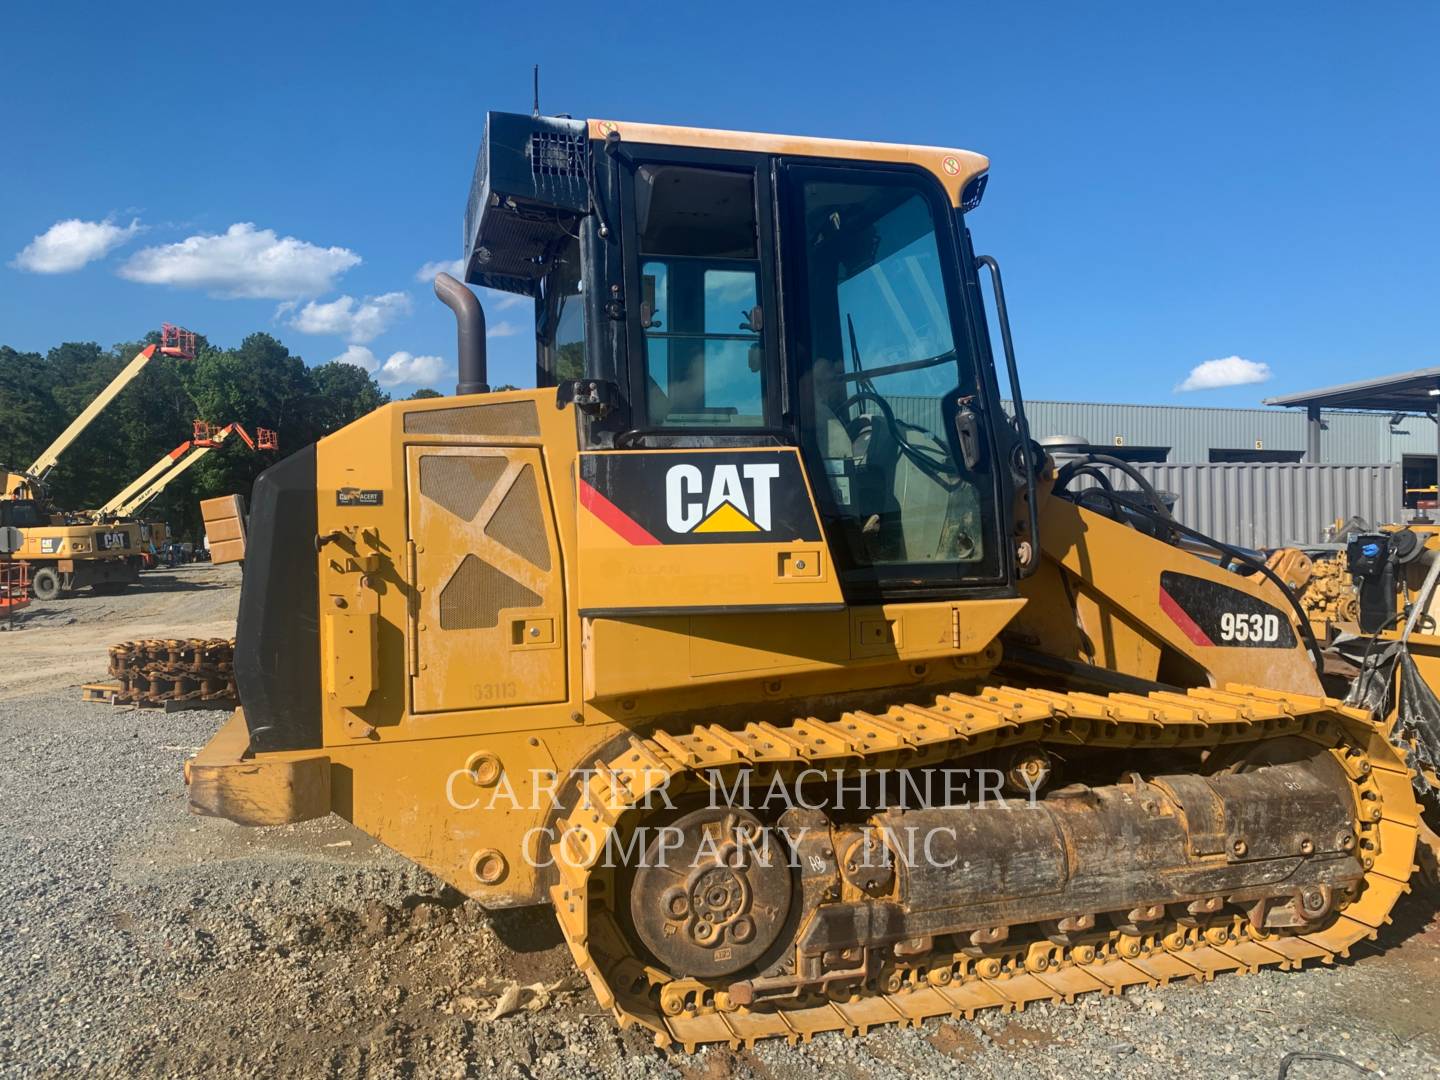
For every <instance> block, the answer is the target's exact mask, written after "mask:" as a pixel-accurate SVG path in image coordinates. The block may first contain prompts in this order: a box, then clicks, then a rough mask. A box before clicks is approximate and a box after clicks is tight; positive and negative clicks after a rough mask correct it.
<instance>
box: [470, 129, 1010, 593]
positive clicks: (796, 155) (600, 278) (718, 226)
mask: <svg viewBox="0 0 1440 1080" xmlns="http://www.w3.org/2000/svg"><path fill="white" fill-rule="evenodd" d="M986 165H987V163H986V162H985V159H984V158H981V157H979V156H978V155H973V154H966V153H964V152H962V151H942V150H931V149H929V148H915V147H900V146H889V147H885V146H875V145H874V144H865V143H844V142H837V141H833V140H803V139H791V138H782V137H778V136H766V135H745V134H739V133H729V132H713V131H697V130H694V129H685V128H666V127H652V126H647V125H629V124H612V123H608V122H590V123H588V124H587V123H584V122H580V121H574V120H568V119H563V118H558V119H557V118H548V117H528V116H514V115H510V114H502V113H492V114H490V116H489V118H488V120H487V125H486V138H485V145H484V146H483V147H482V149H481V154H480V160H479V161H478V162H477V167H476V179H475V187H474V189H473V190H472V194H471V203H470V213H469V215H468V216H467V221H466V239H467V249H466V260H465V266H466V280H467V281H469V282H471V283H473V284H479V285H484V286H488V287H490V288H498V289H504V290H507V291H511V292H517V293H522V294H525V295H528V296H531V297H533V298H534V304H535V327H536V341H537V361H536V379H537V383H538V385H541V386H555V387H556V388H557V392H558V395H559V399H560V400H561V401H562V402H566V401H574V402H575V404H576V405H577V407H578V411H579V413H580V415H581V417H582V419H581V421H580V423H581V428H582V430H581V432H580V439H581V446H582V448H583V449H587V450H595V449H616V450H625V449H652V450H653V449H678V448H695V449H713V448H740V447H765V446H796V447H798V448H799V449H800V452H801V455H802V457H803V459H804V462H805V465H806V471H807V473H808V475H809V480H810V485H811V487H812V489H813V491H814V494H815V497H816V501H817V503H818V505H819V508H820V511H821V516H822V518H823V521H824V526H825V529H826V533H827V535H828V537H829V541H830V546H831V549H832V551H833V553H834V557H835V559H836V560H837V565H838V568H839V571H840V576H841V583H842V586H843V588H844V591H845V594H846V597H847V599H849V600H852V601H853V600H874V599H900V598H923V597H927V596H935V597H953V596H954V595H955V594H956V591H957V589H959V590H964V591H966V592H967V593H971V592H978V593H992V594H994V593H1004V594H1007V595H1008V594H1011V593H1013V583H1014V579H1015V576H1016V555H1015V536H1014V533H1015V532H1016V529H1015V528H1014V526H1013V524H1012V521H1011V516H1012V515H1011V510H1010V508H1011V506H1012V505H1014V503H1015V496H1016V491H1017V489H1018V488H1019V487H1022V486H1023V484H1024V480H1023V477H1020V476H1017V475H1013V474H1012V468H1011V466H1010V464H1009V463H1010V462H1011V461H1012V460H1017V459H1018V458H1023V456H1024V455H1016V454H1015V453H1014V449H1015V447H1016V446H1017V444H1019V443H1020V440H1021V436H1020V434H1019V432H1018V430H1017V427H1016V425H1015V424H1014V423H1013V422H1012V421H1011V420H1010V418H1009V417H1008V415H1007V414H1006V413H1005V412H1004V411H1003V409H1002V408H1001V403H1000V394H999V390H998V384H997V381H996V376H995V369H994V363H993V360H992V358H991V354H990V349H989V339H988V333H987V329H986V324H985V315H984V309H983V307H982V304H981V301H980V292H979V283H978V279H977V275H976V269H975V266H976V260H975V257H974V254H973V252H972V250H971V246H970V238H969V235H968V232H967V230H966V228H965V223H964V218H963V211H964V210H965V209H971V208H973V207H974V205H976V204H978V201H979V196H980V192H981V191H982V190H983V186H984V180H985V171H984V170H985V167H986ZM947 181H948V185H947ZM1031 550H1033V548H1032V549H1031Z"/></svg>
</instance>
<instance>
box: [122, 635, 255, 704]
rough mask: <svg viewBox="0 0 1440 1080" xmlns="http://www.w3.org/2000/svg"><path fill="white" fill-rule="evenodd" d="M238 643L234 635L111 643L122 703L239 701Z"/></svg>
mask: <svg viewBox="0 0 1440 1080" xmlns="http://www.w3.org/2000/svg"><path fill="white" fill-rule="evenodd" d="M234 661H235V642H234V640H233V639H230V638H146V639H143V640H140V641H122V642H121V643H120V644H118V645H111V646H110V677H111V678H112V679H116V680H118V681H119V686H118V688H117V689H116V690H115V691H114V698H113V700H114V702H115V704H117V705H157V704H161V703H163V702H166V701H234V700H236V693H235V666H234Z"/></svg>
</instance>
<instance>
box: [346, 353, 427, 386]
mask: <svg viewBox="0 0 1440 1080" xmlns="http://www.w3.org/2000/svg"><path fill="white" fill-rule="evenodd" d="M331 362H332V363H336V364H354V365H355V366H356V367H358V368H363V369H364V370H366V371H368V372H370V373H371V374H373V375H375V378H376V380H377V381H378V382H379V383H380V385H381V386H386V387H391V386H400V385H402V384H405V383H417V384H418V383H427V384H428V383H435V382H438V381H439V379H440V377H441V376H442V375H445V374H446V363H445V359H444V358H443V357H440V356H415V355H414V354H413V353H408V352H404V351H403V350H402V351H400V352H394V353H391V354H390V356H389V357H388V358H387V359H386V360H385V362H384V363H383V364H382V363H381V362H380V359H379V358H378V357H377V356H376V355H375V354H374V353H373V352H371V351H370V350H369V349H367V348H366V347H365V346H364V345H351V346H350V347H349V348H348V349H346V350H345V351H344V352H343V353H341V354H340V355H339V356H337V357H335V358H334V360H332V361H331Z"/></svg>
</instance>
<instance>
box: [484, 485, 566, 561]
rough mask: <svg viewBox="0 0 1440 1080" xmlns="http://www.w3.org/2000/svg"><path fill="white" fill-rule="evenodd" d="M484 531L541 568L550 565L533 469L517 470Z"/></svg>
mask: <svg viewBox="0 0 1440 1080" xmlns="http://www.w3.org/2000/svg"><path fill="white" fill-rule="evenodd" d="M485 533H486V535H487V536H490V537H491V538H493V539H495V540H497V541H499V542H500V543H502V544H504V545H505V546H506V547H507V548H509V549H510V550H511V551H513V552H515V554H517V555H519V556H520V557H521V558H523V559H528V560H529V561H530V562H532V563H534V564H535V565H536V566H538V567H539V568H540V569H541V570H549V569H550V543H549V541H548V540H547V539H546V537H545V519H544V518H543V517H541V515H540V493H539V492H538V491H537V490H536V488H535V470H534V469H532V468H531V467H530V466H529V465H526V466H525V468H523V469H522V470H520V475H519V476H517V477H516V478H515V483H514V484H513V485H511V488H510V490H509V491H507V492H506V493H505V498H504V499H502V500H501V501H500V506H499V507H498V508H497V509H496V511H495V514H494V516H492V517H491V518H490V524H488V525H486V526H485Z"/></svg>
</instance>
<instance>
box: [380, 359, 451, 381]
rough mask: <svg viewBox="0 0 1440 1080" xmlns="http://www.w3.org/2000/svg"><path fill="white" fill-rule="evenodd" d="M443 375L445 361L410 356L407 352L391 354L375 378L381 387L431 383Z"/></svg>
mask: <svg viewBox="0 0 1440 1080" xmlns="http://www.w3.org/2000/svg"><path fill="white" fill-rule="evenodd" d="M443 374H445V361H444V359H443V358H441V357H439V356H412V355H411V354H410V353H408V352H397V353H391V354H390V358H389V359H388V360H386V361H385V363H384V364H382V365H381V367H380V374H379V375H377V376H375V377H376V379H378V380H379V382H380V385H381V386H399V385H400V384H401V383H433V382H436V381H438V380H439V378H440V376H441V375H443Z"/></svg>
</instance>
